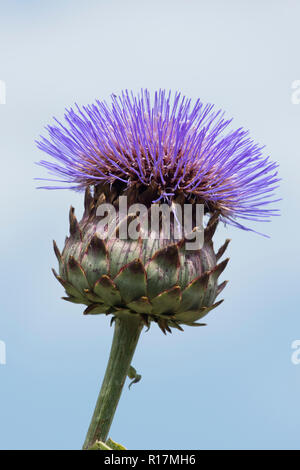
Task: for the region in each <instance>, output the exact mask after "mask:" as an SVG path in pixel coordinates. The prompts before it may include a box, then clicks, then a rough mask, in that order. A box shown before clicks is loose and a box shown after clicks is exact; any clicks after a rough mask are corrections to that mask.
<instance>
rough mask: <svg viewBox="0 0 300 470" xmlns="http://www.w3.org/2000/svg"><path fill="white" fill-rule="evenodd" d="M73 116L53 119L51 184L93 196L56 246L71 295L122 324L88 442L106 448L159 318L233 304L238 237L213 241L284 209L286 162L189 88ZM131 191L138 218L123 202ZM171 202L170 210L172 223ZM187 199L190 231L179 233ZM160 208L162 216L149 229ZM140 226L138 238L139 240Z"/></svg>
mask: <svg viewBox="0 0 300 470" xmlns="http://www.w3.org/2000/svg"><path fill="white" fill-rule="evenodd" d="M65 121H66V122H65V123H64V124H62V123H60V122H59V121H57V120H56V123H57V125H55V126H48V128H47V129H48V132H49V136H50V139H46V138H44V137H42V138H41V140H40V141H39V142H38V147H39V148H40V149H41V150H43V151H45V152H46V153H48V154H49V155H50V156H51V157H53V159H54V160H53V161H51V162H50V161H41V162H40V165H42V166H44V167H46V168H47V169H48V170H49V171H50V173H51V174H53V175H55V176H56V179H54V180H52V181H57V182H59V185H56V186H52V187H49V186H47V187H46V188H48V189H50V188H51V189H57V188H67V187H69V188H71V189H75V190H83V191H85V203H84V207H85V210H84V214H83V217H82V220H81V221H80V222H78V221H77V219H76V217H75V215H74V209H73V208H72V207H71V210H70V236H69V237H68V238H67V239H66V243H65V246H64V249H63V251H62V253H60V251H59V249H58V248H57V246H56V244H55V243H54V250H55V254H56V256H57V259H58V262H59V273H56V272H55V271H54V274H55V276H56V278H57V279H58V281H59V282H60V283H61V284H62V285H63V287H64V289H65V291H66V294H67V296H66V297H64V299H65V300H68V301H70V302H74V303H79V304H83V305H85V310H84V313H85V314H101V313H105V314H107V315H108V314H111V315H112V321H114V322H115V333H114V339H113V344H112V349H111V354H110V359H109V363H108V367H107V371H106V375H105V377H104V381H103V384H102V388H101V391H100V395H99V398H98V401H97V405H96V409H95V412H94V416H93V418H92V422H91V425H90V428H89V431H88V434H87V438H86V441H85V444H84V448H85V449H88V448H91V447H92V446H95V445H97V442H102V443H105V441H106V439H107V436H108V432H109V428H110V425H111V422H112V419H113V415H114V412H115V410H116V407H117V404H118V401H119V398H120V395H121V391H122V388H123V385H124V381H125V378H126V376H127V375H128V374H129V376H130V377H131V378H133V379H134V381H137V380H138V379H139V378H140V377H139V376H137V374H136V372H135V370H134V369H133V368H132V367H131V360H132V357H133V354H134V351H135V348H136V344H137V342H138V339H139V336H140V333H141V330H142V328H143V326H144V325H146V326H147V327H148V328H149V327H150V325H151V324H152V323H156V324H157V325H158V326H159V327H160V329H161V330H162V331H163V332H164V333H166V332H171V331H172V328H177V329H179V330H183V326H184V325H190V326H201V325H203V323H201V321H200V323H199V320H202V318H203V317H205V316H206V315H207V313H208V312H209V311H211V310H212V309H214V308H215V307H216V306H218V305H219V304H220V303H221V302H222V300H219V301H216V298H217V296H218V295H219V294H220V292H221V291H222V290H223V288H224V287H225V285H226V281H225V282H222V283H220V284H219V283H218V278H219V276H220V275H221V273H222V272H223V270H224V269H225V267H226V265H227V262H228V259H225V260H224V261H220V262H219V260H220V258H221V257H222V256H223V254H224V252H225V250H226V248H227V245H228V243H229V240H226V241H225V243H224V245H223V246H222V247H221V248H220V249H219V250H218V251H217V252H215V250H214V246H213V241H212V238H213V235H214V233H215V230H216V228H217V225H218V223H219V221H223V222H224V223H228V224H231V225H234V226H237V227H240V228H242V229H245V230H251V228H250V227H248V224H249V223H251V221H267V220H269V219H270V217H271V216H272V215H276V210H275V209H270V208H269V204H270V203H272V202H275V201H274V200H273V198H272V194H273V190H274V189H275V187H276V183H277V182H278V178H277V165H276V164H275V163H273V162H271V161H270V160H269V158H268V157H264V156H263V153H262V150H263V147H260V146H259V145H257V144H256V143H254V142H253V140H252V139H251V138H250V137H249V134H248V131H246V130H244V129H242V128H239V129H237V130H229V131H228V130H227V132H225V131H226V129H227V128H229V126H230V124H231V120H228V119H226V118H225V117H224V113H222V112H221V111H215V110H214V107H213V105H210V104H206V105H205V104H203V103H202V102H201V101H200V100H198V101H196V103H195V104H194V105H193V106H192V105H191V101H190V100H188V99H186V98H185V97H182V96H181V95H180V93H176V94H175V96H174V97H172V96H171V93H166V92H165V91H162V90H160V91H159V92H156V93H155V95H154V99H151V97H150V94H149V92H148V91H147V90H142V91H141V93H140V95H138V96H134V95H133V94H129V93H128V92H127V91H126V92H123V93H122V94H121V96H120V97H117V96H115V95H113V96H112V102H111V105H108V104H107V103H105V102H100V101H97V102H96V104H93V105H90V106H86V107H82V108H80V107H79V106H77V105H76V108H75V109H72V108H71V109H69V110H67V112H66V114H65ZM125 197H126V198H127V199H126V202H127V204H128V206H129V207H130V210H129V212H126V213H124V212H123V211H122V210H121V209H120V207H121V203H122V201H123V199H124V198H125ZM137 204H138V206H137ZM162 204H164V205H165V206H167V207H168V208H170V213H169V219H168V222H169V224H168V226H167V227H166V224H165V223H164V222H165V221H166V214H165V213H164V212H163V211H162V212H160V208H161V205H162ZM141 206H142V207H143V208H145V211H142V209H141ZM187 206H188V207H189V208H190V209H191V211H190V212H188V213H189V214H190V222H191V224H190V233H189V234H187V233H186V232H182V236H181V237H178V230H177V229H178V226H182V223H181V222H182V219H180V214H181V212H182V211H183V212H184V210H185V209H186V207H187ZM198 206H201V207H202V209H203V213H204V215H205V217H207V218H208V221H207V223H206V224H205V228H204V232H203V230H202V229H203V226H202V223H199V220H198V218H197V215H195V211H193V210H194V209H196V208H197V207H198ZM153 207H154V208H159V211H158V212H156V214H159V219H158V220H159V223H158V224H156V225H155V226H154V227H153V226H152V225H151V227H150V229H149V222H152V220H153V219H152V209H153ZM109 208H111V209H112V210H111V211H110V209H109ZM141 212H142V213H141ZM244 221H246V222H244ZM245 223H246V225H244V224H245ZM132 224H133V226H134V232H135V234H136V236H135V237H132V236H131V237H130V236H129V235H128V229H129V228H130V226H131V228H132ZM111 226H113V230H111ZM124 229H125V233H126V236H125V237H124V236H123V237H120V233H121V232H122V233H124ZM201 233H202V239H201V240H202V243H201V245H197V246H196V248H194V249H188V247H187V240H190V238H191V235H192V236H193V235H194V236H195V237H197V234H201ZM110 442H112V441H110ZM101 445H102V444H101ZM101 445H100V447H99V448H103V447H101ZM103 445H104V446H105V444H103Z"/></svg>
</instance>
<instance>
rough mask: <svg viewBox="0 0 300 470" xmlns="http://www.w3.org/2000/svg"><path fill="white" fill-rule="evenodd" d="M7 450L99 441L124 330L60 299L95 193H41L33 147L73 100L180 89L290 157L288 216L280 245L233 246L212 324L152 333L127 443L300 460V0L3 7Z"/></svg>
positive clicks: (122, 430)
mask: <svg viewBox="0 0 300 470" xmlns="http://www.w3.org/2000/svg"><path fill="white" fill-rule="evenodd" d="M0 6H1V8H0V79H2V80H5V81H6V85H7V104H6V105H1V106H0V155H1V185H0V187H1V235H0V241H1V258H0V259H1V315H0V339H1V340H4V341H5V342H6V345H7V365H6V366H3V365H1V366H0V414H1V416H0V447H1V448H2V449H76V448H80V447H81V445H82V442H83V440H84V436H85V432H86V430H87V427H88V424H89V420H90V417H91V414H92V410H93V407H94V404H95V400H96V396H97V394H98V389H99V385H100V383H101V380H102V377H103V374H104V370H105V366H106V361H107V357H108V352H109V347H110V342H111V337H112V329H110V328H109V324H108V319H107V318H104V317H88V318H87V317H83V316H82V315H81V312H82V309H81V307H80V306H76V305H72V304H68V303H66V302H63V301H62V300H60V297H61V296H62V295H63V290H62V288H61V286H60V285H59V284H58V283H57V282H56V281H55V279H54V278H53V276H52V274H51V271H50V267H51V266H55V265H56V259H55V257H54V254H53V252H52V246H51V240H52V238H55V239H56V240H57V242H58V244H59V246H60V247H62V244H63V240H64V237H65V235H66V234H67V230H68V222H67V214H68V209H69V206H70V204H73V205H74V206H75V207H76V211H77V214H80V213H81V210H82V196H81V195H77V194H74V193H72V192H70V191H53V192H50V191H44V190H39V191H37V190H36V189H35V182H34V181H33V177H37V176H45V171H44V170H43V169H42V168H39V167H37V166H35V165H34V164H33V162H34V161H37V160H39V159H40V158H41V157H42V155H41V152H39V151H38V150H37V149H36V148H35V145H34V139H35V138H37V136H38V135H39V134H40V133H42V132H43V126H44V125H46V124H47V123H48V122H49V121H50V120H51V117H52V116H53V115H56V116H58V117H62V115H63V110H64V107H65V106H69V105H72V104H73V103H74V102H75V101H77V102H78V103H81V104H86V103H90V102H92V101H93V100H94V99H95V98H100V99H102V98H105V99H107V98H108V97H109V95H110V93H112V92H114V93H118V92H120V90H121V89H122V88H129V89H133V90H135V91H137V90H138V89H139V88H140V87H148V88H149V89H150V90H154V89H156V88H159V87H165V88H172V89H173V90H176V89H178V90H182V92H184V93H185V94H187V95H188V96H190V97H192V98H193V99H196V98H197V97H201V98H202V99H203V100H204V101H210V102H213V103H216V105H217V106H220V107H222V108H224V109H225V110H226V111H227V112H228V116H233V117H234V118H235V124H236V126H240V125H243V126H245V127H246V128H249V129H251V133H252V136H253V137H254V138H255V139H256V140H258V141H259V142H261V143H265V144H266V145H267V150H266V151H267V153H268V154H270V155H272V158H273V159H274V160H278V161H279V162H280V167H281V169H280V174H281V177H282V178H283V181H282V185H281V189H280V191H279V192H278V195H279V196H280V197H282V198H283V201H282V202H281V203H280V204H279V206H280V209H281V211H282V217H280V218H277V219H276V220H274V221H273V223H272V224H265V225H264V226H263V227H261V226H260V229H263V230H264V231H265V232H267V233H269V234H270V235H272V238H271V239H270V240H268V239H264V238H262V237H260V236H258V235H255V234H252V233H247V232H242V231H239V230H238V229H233V228H229V229H224V228H222V229H220V230H219V232H218V235H217V236H216V244H217V246H218V245H220V244H221V242H222V241H223V239H224V238H225V237H228V236H229V237H230V238H232V244H231V246H230V249H229V250H228V253H229V255H230V257H231V261H230V264H229V266H228V268H227V270H226V273H225V274H224V275H223V279H229V280H230V283H229V285H228V287H227V288H226V291H225V292H224V296H225V302H224V304H223V305H222V306H221V307H219V308H218V309H217V310H216V311H214V312H213V313H212V314H211V315H210V316H209V317H208V326H207V327H206V328H202V329H196V328H195V329H193V328H186V331H185V332H184V333H180V332H175V333H174V334H173V335H172V336H168V337H164V336H163V335H162V334H161V332H160V331H159V330H158V329H157V328H155V327H154V328H152V329H151V331H150V332H149V333H147V334H145V333H144V334H143V335H142V339H141V341H140V344H139V346H138V350H137V353H136V356H135V360H134V365H135V366H136V367H137V369H138V371H139V372H141V373H142V375H143V379H142V381H141V382H140V383H139V384H138V385H136V386H134V387H132V389H131V390H130V391H128V389H127V388H126V389H125V391H124V395H123V396H122V399H121V402H120V406H119V409H118V411H117V415H116V417H115V421H114V424H113V427H112V429H111V435H112V437H113V438H114V439H115V440H117V441H120V442H122V443H123V444H124V445H126V446H128V448H131V449H133V448H136V449H145V448H146V449H163V448H165V449H168V448H170V449H189V448H191V449H192V448H194V449H196V448H202V449H241V448H242V449H246V448H247V449H248V448H250V449H253V448H257V449H262V448H268V449H280V448H284V449H289V448H293V449H299V448H300V443H299V426H300V401H299V396H300V394H299V392H300V365H299V366H295V365H293V364H292V362H291V354H292V349H291V343H292V341H293V340H296V339H300V320H299V307H298V302H299V228H300V225H299V206H298V201H299V187H300V181H299V172H300V163H299V144H300V132H299V131H300V105H298V106H297V105H293V104H291V93H292V90H291V84H292V82H293V81H294V80H297V79H300V64H299V40H300V28H299V17H300V2H299V1H296V0H295V1H291V0H288V1H287V0H285V1H283V0H282V1H271V0H263V1H262V0H255V1H253V0H252V1H250V0H248V1H239V0H230V1H226V2H225V1H221V0H219V1H216V0H214V1H211V0H209V1H208V0H206V1H196V0H194V1H192V0H190V1H183V0H180V1H175V0H172V1H171V0H170V1H163V0H151V1H150V0H148V1H141V0H139V1H138V0H136V1H121V0H119V1H117V0H115V1H104V0H99V1H91V0H89V1H85V2H83V1H74V0H72V1H66V0H64V1H62V0H60V1H58V0H57V1H51V2H50V1H43V2H41V1H29V0H28V1H24V0H22V1H21V0H20V1H16V0H10V1H6V2H5V1H1V2H0Z"/></svg>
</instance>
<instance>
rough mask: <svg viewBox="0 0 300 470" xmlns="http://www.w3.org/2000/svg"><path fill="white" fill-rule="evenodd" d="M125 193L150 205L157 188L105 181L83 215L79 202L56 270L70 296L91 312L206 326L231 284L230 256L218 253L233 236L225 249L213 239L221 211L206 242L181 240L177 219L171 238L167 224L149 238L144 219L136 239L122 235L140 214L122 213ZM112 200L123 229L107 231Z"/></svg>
mask: <svg viewBox="0 0 300 470" xmlns="http://www.w3.org/2000/svg"><path fill="white" fill-rule="evenodd" d="M125 193H126V196H127V197H128V201H129V203H132V202H134V203H136V202H143V203H144V204H146V207H148V208H150V206H151V201H152V200H153V199H152V196H153V194H151V190H149V188H148V189H146V190H144V191H141V192H140V193H137V192H136V190H134V191H130V190H127V191H125V192H124V191H122V190H120V189H119V188H117V185H112V186H111V187H109V186H108V185H97V186H95V189H94V192H93V194H92V193H91V190H90V188H89V187H88V188H87V189H86V192H85V210H84V214H83V217H82V220H81V221H80V222H78V221H77V219H76V217H75V214H74V209H73V208H72V207H71V209H70V214H69V218H70V236H69V237H67V238H66V242H65V247H64V249H63V252H62V254H60V251H59V249H58V248H57V245H56V243H55V242H54V251H55V254H56V257H57V259H58V262H59V274H57V273H56V272H55V271H53V272H54V275H55V277H56V278H57V279H58V281H59V282H60V283H61V284H62V285H63V287H64V289H65V291H66V293H67V296H66V297H63V299H64V300H67V301H69V302H74V303H79V304H84V305H85V306H86V308H85V310H84V314H100V313H105V314H111V315H113V319H114V318H115V317H120V316H122V315H139V316H140V317H141V319H142V320H143V322H144V323H145V325H146V326H148V327H149V326H150V323H151V322H152V321H154V322H156V323H157V324H158V326H159V327H160V328H161V330H162V331H163V332H164V333H166V332H171V328H177V329H179V330H182V326H181V325H190V326H203V325H204V324H203V323H198V320H201V319H202V318H203V317H205V316H206V315H207V313H208V312H210V311H211V310H213V309H214V308H215V307H217V306H218V305H219V304H220V303H221V302H222V300H221V301H218V302H216V297H217V296H218V295H219V294H220V292H221V291H222V290H223V288H224V287H225V285H226V282H223V283H221V284H218V278H219V276H220V274H221V273H222V272H223V270H224V269H225V267H226V265H227V262H228V259H226V260H225V261H223V262H220V263H219V264H218V260H219V259H220V258H221V256H222V255H223V254H224V252H225V250H226V248H227V245H228V243H229V240H226V242H225V244H224V245H223V247H221V248H220V249H219V251H218V252H217V253H215V252H214V247H213V242H212V237H213V235H214V233H215V230H216V227H217V225H218V221H219V217H218V214H217V213H215V214H214V215H212V216H211V217H210V219H209V221H208V223H207V226H206V228H205V230H204V242H203V244H202V247H201V249H196V250H187V249H186V245H185V243H184V242H185V239H184V238H182V239H181V240H178V239H174V221H173V222H172V221H171V229H170V232H171V235H170V237H169V238H165V237H164V233H163V228H162V227H161V226H159V229H158V230H159V233H158V234H157V233H153V231H151V229H150V232H149V236H148V237H147V238H145V237H143V233H142V231H143V227H142V224H140V225H139V224H136V231H137V235H138V236H137V237H135V238H136V239H132V238H129V237H127V238H126V239H121V238H119V237H118V232H119V231H120V230H121V228H122V224H128V223H129V222H130V221H132V220H133V219H134V217H135V216H133V215H132V214H129V215H127V216H126V217H125V218H122V216H121V215H120V212H118V207H119V206H118V201H119V197H120V196H121V195H123V194H125ZM106 203H109V204H112V205H113V206H114V207H115V208H116V213H115V214H116V216H115V219H116V220H115V222H116V232H115V236H109V237H105V236H104V234H103V233H101V232H100V233H99V222H100V221H101V219H102V218H101V216H100V217H99V216H98V209H99V207H100V206H101V205H103V204H106ZM149 213H150V211H148V215H147V216H148V217H150V215H149ZM194 228H195V227H194ZM100 230H101V228H100Z"/></svg>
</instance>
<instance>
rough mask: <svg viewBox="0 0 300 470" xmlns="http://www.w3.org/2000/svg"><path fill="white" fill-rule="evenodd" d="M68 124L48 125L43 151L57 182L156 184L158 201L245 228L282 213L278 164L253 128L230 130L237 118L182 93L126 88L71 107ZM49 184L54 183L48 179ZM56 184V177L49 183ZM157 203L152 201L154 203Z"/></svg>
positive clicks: (72, 185) (45, 163)
mask: <svg viewBox="0 0 300 470" xmlns="http://www.w3.org/2000/svg"><path fill="white" fill-rule="evenodd" d="M65 120H66V124H62V123H60V122H59V121H57V120H56V119H55V121H56V122H57V124H58V125H57V126H48V127H47V130H48V132H49V135H50V140H48V139H45V138H44V137H41V140H40V141H38V142H37V145H38V147H39V148H40V149H41V150H43V151H44V152H46V153H48V154H49V155H50V156H51V157H53V158H54V162H49V161H45V160H42V161H41V162H39V164H40V165H42V166H44V167H46V168H47V169H48V170H49V171H50V173H51V174H54V175H56V176H58V177H59V179H55V180H52V181H60V182H61V183H68V184H69V186H55V187H46V188H47V189H58V188H65V187H69V188H72V189H85V188H86V186H89V185H97V184H99V183H105V182H106V183H110V184H112V183H115V182H117V181H119V182H121V183H122V184H123V185H125V186H134V185H135V186H136V187H138V188H145V187H147V186H149V185H155V187H156V188H157V198H156V199H155V200H156V201H158V200H165V201H167V202H171V201H172V199H173V198H175V197H177V196H178V195H180V194H181V195H184V197H185V200H186V201H187V202H188V201H189V200H193V201H195V200H196V201H197V202H199V203H203V204H204V205H205V207H206V211H207V212H214V211H218V212H219V213H220V214H221V217H222V219H223V221H228V222H229V223H232V224H234V225H236V226H238V227H241V228H244V229H245V228H246V227H244V226H243V225H242V224H240V223H238V222H237V221H236V220H235V219H236V218H240V219H249V220H253V221H266V220H269V217H270V216H272V215H277V211H276V210H275V209H269V208H268V207H269V204H270V203H273V202H276V201H274V200H273V199H272V194H273V191H274V189H275V188H276V183H277V182H278V181H279V179H278V178H277V166H278V165H277V164H276V163H274V162H272V161H270V160H269V157H264V156H263V154H262V149H263V147H261V146H259V145H257V144H255V143H254V142H253V140H252V139H251V138H250V137H249V133H248V131H247V130H244V129H243V128H239V129H237V130H230V131H228V130H227V132H226V133H225V130H226V128H227V127H228V126H229V124H230V123H231V121H232V120H231V119H230V120H227V119H226V118H224V113H223V112H221V110H218V111H215V110H214V106H213V105H211V104H203V103H202V102H201V101H200V100H197V101H196V103H195V104H194V105H193V106H192V105H191V100H189V99H187V98H186V97H185V96H181V94H180V93H175V95H174V97H173V98H172V97H171V92H168V93H167V92H165V91H164V90H159V91H158V92H155V95H154V98H153V99H151V97H150V93H149V92H148V91H147V90H142V91H141V93H140V94H139V95H138V96H134V95H133V93H129V92H128V91H124V92H122V94H121V96H119V97H117V96H115V95H112V102H111V105H110V106H109V105H108V104H107V103H106V102H104V101H102V102H101V101H96V104H93V105H89V106H83V107H82V108H80V107H79V106H77V105H76V109H75V110H74V109H72V108H71V109H69V110H67V111H66V114H65ZM48 180H49V179H48ZM49 181H51V180H49ZM153 202H154V201H153Z"/></svg>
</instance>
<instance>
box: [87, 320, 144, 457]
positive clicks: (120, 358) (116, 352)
mask: <svg viewBox="0 0 300 470" xmlns="http://www.w3.org/2000/svg"><path fill="white" fill-rule="evenodd" d="M142 328H143V323H142V322H141V321H140V319H139V316H138V315H137V316H136V317H135V316H133V315H130V316H129V315H124V317H122V318H116V320H115V331H114V337H113V342H112V346H111V351H110V356H109V360H108V364H107V368H106V372H105V376H104V379H103V383H102V387H101V390H100V394H99V397H98V400H97V403H96V408H95V411H94V414H93V417H92V421H91V424H90V427H89V430H88V432H87V436H86V439H85V442H84V445H83V449H88V448H89V447H91V446H92V445H93V444H94V443H95V442H96V441H103V442H105V441H106V439H107V436H108V433H109V430H110V426H111V423H112V420H113V417H114V414H115V411H116V408H117V405H118V403H119V399H120V396H121V393H122V389H123V386H124V383H125V379H126V376H127V373H128V370H129V367H130V364H131V360H132V357H133V354H134V351H135V349H136V345H137V343H138V339H139V336H140V333H141V331H142Z"/></svg>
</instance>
